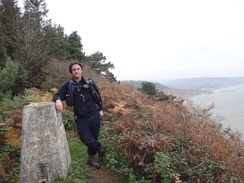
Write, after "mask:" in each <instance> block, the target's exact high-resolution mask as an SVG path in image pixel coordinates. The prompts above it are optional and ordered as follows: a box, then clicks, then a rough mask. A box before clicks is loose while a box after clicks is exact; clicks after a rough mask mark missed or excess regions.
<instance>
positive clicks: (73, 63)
mask: <svg viewBox="0 0 244 183" xmlns="http://www.w3.org/2000/svg"><path fill="white" fill-rule="evenodd" d="M76 64H77V65H79V66H80V68H81V69H82V68H83V66H82V65H81V63H79V62H72V63H71V64H70V65H69V72H70V73H71V74H72V67H73V65H76Z"/></svg>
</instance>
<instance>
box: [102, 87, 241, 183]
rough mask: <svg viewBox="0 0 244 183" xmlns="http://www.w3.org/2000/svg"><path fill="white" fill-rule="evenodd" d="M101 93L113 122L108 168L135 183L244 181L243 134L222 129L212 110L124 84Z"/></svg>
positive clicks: (110, 131) (103, 89) (108, 137)
mask: <svg viewBox="0 0 244 183" xmlns="http://www.w3.org/2000/svg"><path fill="white" fill-rule="evenodd" d="M100 90H101V93H102V95H103V101H104V108H105V109H106V111H105V117H106V118H107V119H109V120H110V121H111V122H106V126H107V129H105V130H106V131H105V132H104V133H109V135H107V136H105V137H104V139H105V140H104V142H106V144H108V146H111V147H110V151H112V152H109V154H108V155H109V157H108V159H109V162H108V164H109V166H110V167H111V168H112V169H114V170H115V171H116V172H119V173H121V174H123V175H125V176H127V177H128V178H129V179H131V180H133V181H134V182H136V181H138V182H174V181H180V180H181V181H185V182H188V183H195V182H213V183H214V182H233V180H235V182H242V180H243V179H244V177H243V175H244V172H243V170H244V164H243V158H244V154H243V152H244V145H243V142H242V140H241V136H240V134H238V133H232V132H231V131H228V133H225V132H224V130H223V129H221V126H220V125H219V124H218V123H217V121H216V120H215V119H214V118H213V117H212V116H211V112H210V110H211V109H212V106H210V107H209V108H205V109H200V108H198V107H195V106H193V105H192V104H191V103H188V104H182V102H173V103H165V102H156V101H153V100H151V99H149V98H147V97H145V96H146V95H144V94H143V93H140V92H138V91H135V90H133V89H131V88H129V87H126V86H124V85H114V84H113V85H106V86H102V87H101V88H100ZM108 124H109V125H110V126H108ZM106 139H110V141H108V140H106ZM125 159H126V160H125ZM179 179H180V180H179ZM133 181H131V182H133Z"/></svg>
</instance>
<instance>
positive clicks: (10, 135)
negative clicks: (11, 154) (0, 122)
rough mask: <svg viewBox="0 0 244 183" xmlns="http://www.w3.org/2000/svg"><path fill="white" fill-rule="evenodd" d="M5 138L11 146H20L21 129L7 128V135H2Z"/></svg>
mask: <svg viewBox="0 0 244 183" xmlns="http://www.w3.org/2000/svg"><path fill="white" fill-rule="evenodd" d="M4 137H5V138H6V140H5V142H6V143H7V144H9V145H11V146H12V147H17V148H20V146H21V130H20V129H16V128H9V129H8V130H7V135H5V136H4Z"/></svg>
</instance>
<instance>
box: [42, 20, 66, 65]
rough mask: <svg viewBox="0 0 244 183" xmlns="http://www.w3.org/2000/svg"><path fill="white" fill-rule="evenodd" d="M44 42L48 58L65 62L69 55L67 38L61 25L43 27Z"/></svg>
mask: <svg viewBox="0 0 244 183" xmlns="http://www.w3.org/2000/svg"><path fill="white" fill-rule="evenodd" d="M44 31H45V41H46V44H47V45H48V50H49V52H48V56H49V57H50V58H56V59H59V60H66V59H67V58H68V55H69V44H68V37H67V35H66V34H65V33H64V28H63V27H61V25H58V26H57V25H54V26H52V25H51V24H50V25H48V26H46V27H44Z"/></svg>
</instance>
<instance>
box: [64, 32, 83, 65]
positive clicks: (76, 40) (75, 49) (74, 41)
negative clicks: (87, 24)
mask: <svg viewBox="0 0 244 183" xmlns="http://www.w3.org/2000/svg"><path fill="white" fill-rule="evenodd" d="M68 45H69V47H68V54H69V56H68V59H75V60H78V61H83V60H84V58H85V55H84V53H83V52H82V50H83V45H82V44H81V37H80V36H79V35H78V34H77V31H74V32H72V33H71V34H70V35H69V36H68Z"/></svg>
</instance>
